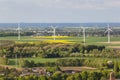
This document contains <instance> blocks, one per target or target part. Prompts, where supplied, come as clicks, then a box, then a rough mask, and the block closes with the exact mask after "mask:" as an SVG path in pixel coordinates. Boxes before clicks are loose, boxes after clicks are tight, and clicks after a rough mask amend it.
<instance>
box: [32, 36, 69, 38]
mask: <svg viewBox="0 0 120 80" xmlns="http://www.w3.org/2000/svg"><path fill="white" fill-rule="evenodd" d="M34 38H68V36H36V37H34Z"/></svg>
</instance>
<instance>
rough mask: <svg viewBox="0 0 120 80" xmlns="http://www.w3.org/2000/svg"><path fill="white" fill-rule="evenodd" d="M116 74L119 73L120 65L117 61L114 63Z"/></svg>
mask: <svg viewBox="0 0 120 80" xmlns="http://www.w3.org/2000/svg"><path fill="white" fill-rule="evenodd" d="M114 72H119V65H118V62H117V61H115V62H114Z"/></svg>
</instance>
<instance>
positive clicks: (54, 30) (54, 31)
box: [51, 26, 56, 40]
mask: <svg viewBox="0 0 120 80" xmlns="http://www.w3.org/2000/svg"><path fill="white" fill-rule="evenodd" d="M51 28H52V29H53V37H54V40H55V36H56V34H55V33H56V27H53V26H51Z"/></svg>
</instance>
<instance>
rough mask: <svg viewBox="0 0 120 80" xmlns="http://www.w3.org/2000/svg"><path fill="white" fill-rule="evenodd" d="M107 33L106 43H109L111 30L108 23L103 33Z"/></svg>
mask: <svg viewBox="0 0 120 80" xmlns="http://www.w3.org/2000/svg"><path fill="white" fill-rule="evenodd" d="M106 32H107V33H108V43H110V32H112V30H111V29H110V25H109V24H108V29H107V30H106V31H105V33H106Z"/></svg>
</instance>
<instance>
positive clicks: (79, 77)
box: [74, 73, 82, 80]
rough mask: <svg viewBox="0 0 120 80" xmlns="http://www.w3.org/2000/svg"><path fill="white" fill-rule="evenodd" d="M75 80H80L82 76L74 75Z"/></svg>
mask: <svg viewBox="0 0 120 80" xmlns="http://www.w3.org/2000/svg"><path fill="white" fill-rule="evenodd" d="M74 77H75V80H82V76H81V75H80V74H79V73H76V74H74Z"/></svg>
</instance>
